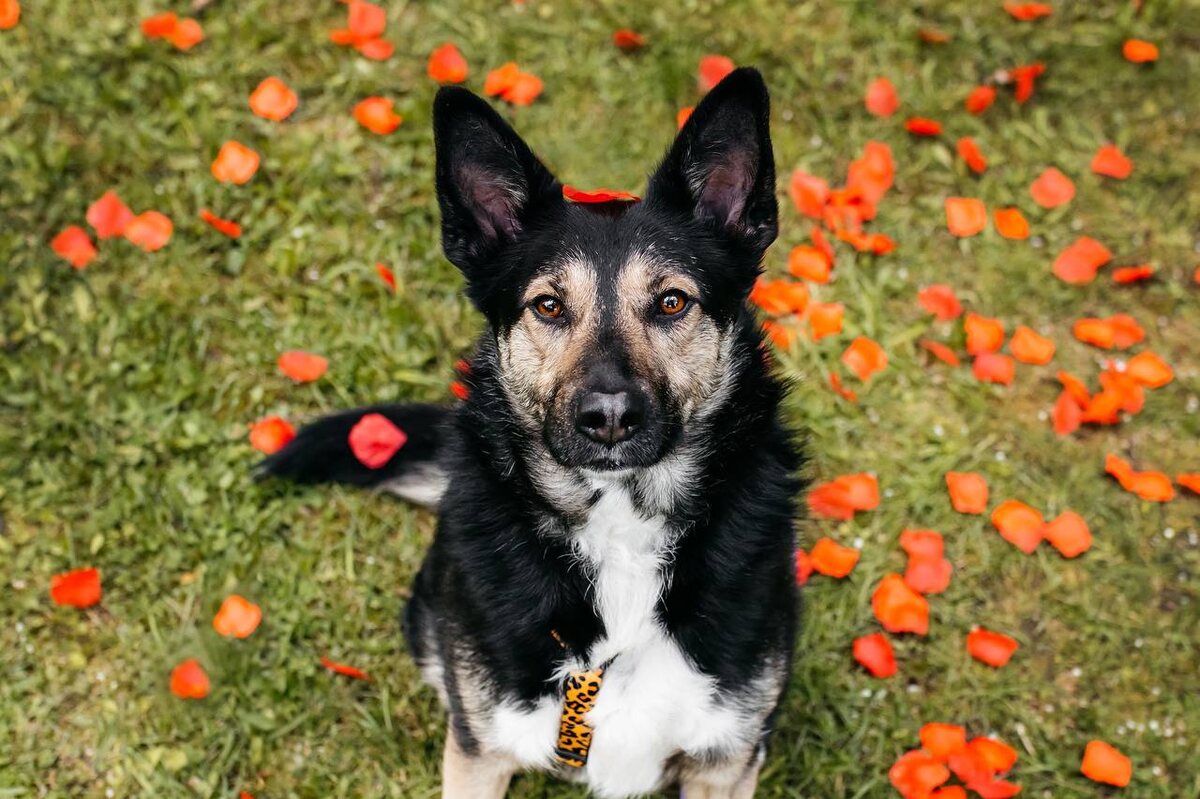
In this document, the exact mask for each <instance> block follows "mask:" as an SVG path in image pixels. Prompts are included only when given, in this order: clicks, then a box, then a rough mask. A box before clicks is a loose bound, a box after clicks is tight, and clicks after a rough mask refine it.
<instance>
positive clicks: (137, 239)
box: [125, 211, 175, 252]
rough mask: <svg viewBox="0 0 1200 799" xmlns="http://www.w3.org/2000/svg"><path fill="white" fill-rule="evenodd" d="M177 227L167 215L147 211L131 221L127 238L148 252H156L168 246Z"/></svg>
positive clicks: (126, 229)
mask: <svg viewBox="0 0 1200 799" xmlns="http://www.w3.org/2000/svg"><path fill="white" fill-rule="evenodd" d="M174 230H175V225H174V224H172V222H171V220H170V219H169V218H167V216H166V215H165V214H160V213H159V212H158V211H146V212H144V213H141V214H138V215H137V216H135V217H134V218H133V219H131V220H129V224H128V225H126V226H125V238H126V239H128V240H129V241H131V242H133V243H134V244H136V245H137V246H139V247H141V248H142V249H143V250H145V251H146V252H156V251H158V250H161V249H162V248H163V247H165V246H167V242H169V241H170V240H171V234H172V232H174Z"/></svg>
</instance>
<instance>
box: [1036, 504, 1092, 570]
mask: <svg viewBox="0 0 1200 799" xmlns="http://www.w3.org/2000/svg"><path fill="white" fill-rule="evenodd" d="M1044 535H1045V536H1046V540H1047V541H1049V542H1050V546H1052V547H1054V548H1055V549H1057V550H1058V551H1059V554H1061V555H1062V556H1063V557H1064V558H1074V557H1078V556H1079V555H1082V554H1083V553H1084V552H1087V551H1088V550H1089V549H1091V548H1092V531H1091V530H1089V529H1088V525H1087V522H1086V521H1084V519H1083V517H1082V516H1080V515H1079V514H1078V513H1076V512H1075V511H1072V510H1067V511H1063V512H1062V513H1060V514H1059V515H1058V517H1057V518H1056V519H1055V520H1054V521H1052V522H1050V523H1049V524H1047V525H1046V528H1045V530H1044Z"/></svg>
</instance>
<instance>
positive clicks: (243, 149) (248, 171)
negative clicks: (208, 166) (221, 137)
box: [212, 140, 260, 186]
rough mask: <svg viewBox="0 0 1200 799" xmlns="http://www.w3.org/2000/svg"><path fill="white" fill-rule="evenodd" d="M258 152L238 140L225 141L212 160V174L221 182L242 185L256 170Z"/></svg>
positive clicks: (258, 159) (258, 160)
mask: <svg viewBox="0 0 1200 799" xmlns="http://www.w3.org/2000/svg"><path fill="white" fill-rule="evenodd" d="M259 162H260V158H259V155H258V153H256V152H255V151H254V150H251V149H250V148H249V147H247V146H246V145H244V144H242V143H241V142H238V141H233V140H230V141H227V142H225V143H224V144H223V145H221V149H220V151H219V152H218V153H217V157H216V159H215V160H214V161H213V162H212V175H213V177H214V178H216V179H217V180H219V181H221V182H222V183H234V184H237V185H238V186H241V185H243V184H244V183H246V182H247V181H249V180H250V178H252V177H254V173H255V172H257V171H258V165H259Z"/></svg>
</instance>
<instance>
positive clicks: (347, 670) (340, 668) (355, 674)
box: [321, 657, 371, 682]
mask: <svg viewBox="0 0 1200 799" xmlns="http://www.w3.org/2000/svg"><path fill="white" fill-rule="evenodd" d="M321 665H322V666H324V667H325V668H327V669H329V670H330V671H332V672H333V673H334V674H341V675H343V676H346V677H352V678H354V679H356V680H364V681H366V682H370V681H371V677H370V676H369V675H368V674H367V673H366V672H365V671H363V670H362V669H356V668H354V667H353V666H347V665H346V664H345V663H337V662H336V661H333V660H330V659H329V658H327V657H322V658H321Z"/></svg>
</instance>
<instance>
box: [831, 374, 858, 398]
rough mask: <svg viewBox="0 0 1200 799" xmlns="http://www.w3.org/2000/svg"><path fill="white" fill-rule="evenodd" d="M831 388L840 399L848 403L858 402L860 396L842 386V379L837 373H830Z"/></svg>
mask: <svg viewBox="0 0 1200 799" xmlns="http://www.w3.org/2000/svg"><path fill="white" fill-rule="evenodd" d="M829 387H830V388H832V389H833V390H834V392H835V393H836V394H837V395H838V396H839V397H841V398H842V399H844V400H846V401H847V402H858V395H857V394H855V393H854V392H853V391H851V390H850V389H848V388H846V387H845V386H844V385H842V378H841V377H840V376H839V375H838V373H837V372H830V373H829Z"/></svg>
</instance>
